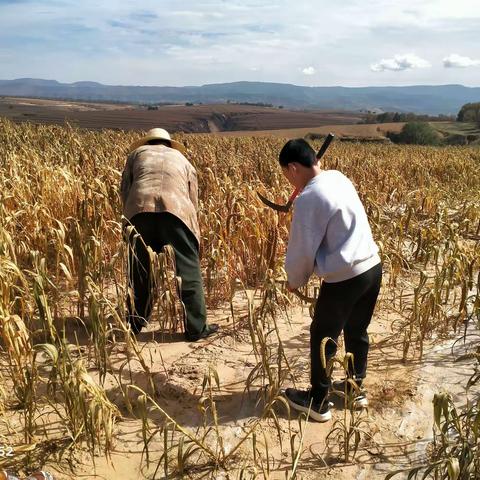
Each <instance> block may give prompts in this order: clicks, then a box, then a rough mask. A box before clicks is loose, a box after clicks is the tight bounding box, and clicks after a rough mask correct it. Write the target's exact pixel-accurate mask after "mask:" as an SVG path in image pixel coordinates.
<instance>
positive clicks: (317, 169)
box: [299, 165, 322, 190]
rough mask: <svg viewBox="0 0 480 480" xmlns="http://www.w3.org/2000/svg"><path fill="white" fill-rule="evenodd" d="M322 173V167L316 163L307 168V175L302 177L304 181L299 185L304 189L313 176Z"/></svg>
mask: <svg viewBox="0 0 480 480" xmlns="http://www.w3.org/2000/svg"><path fill="white" fill-rule="evenodd" d="M320 173H322V169H321V168H320V167H319V166H318V165H314V166H313V167H312V168H309V169H308V170H306V171H305V175H304V176H303V178H302V182H301V184H300V185H299V187H300V189H301V190H303V189H304V188H305V185H307V183H308V182H310V180H312V178H315V177H316V176H317V175H320Z"/></svg>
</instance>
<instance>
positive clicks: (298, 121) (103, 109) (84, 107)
mask: <svg viewBox="0 0 480 480" xmlns="http://www.w3.org/2000/svg"><path fill="white" fill-rule="evenodd" d="M0 117H6V118H9V119H11V120H13V121H15V122H25V121H28V122H31V123H40V124H59V125H62V124H64V123H65V122H68V123H70V124H71V125H75V126H77V127H81V128H87V129H94V130H100V129H123V130H149V129H150V128H152V127H157V126H161V127H162V128H165V129H167V130H168V131H170V132H186V133H188V132H197V133H209V132H219V131H225V130H247V131H251V130H277V129H284V128H307V127H312V128H313V127H318V126H322V125H331V124H355V123H358V122H359V121H360V120H361V119H362V115H361V114H359V113H354V112H342V111H338V112H337V111H300V110H287V109H280V108H274V107H256V106H250V105H236V104H221V105H193V106H185V105H170V106H159V107H158V109H157V110H148V109H147V108H146V107H139V106H131V105H129V106H125V105H111V104H98V103H93V104H89V103H88V102H67V101H65V102H62V101H54V100H38V99H24V98H15V99H12V98H8V97H4V98H0Z"/></svg>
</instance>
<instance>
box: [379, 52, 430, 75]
mask: <svg viewBox="0 0 480 480" xmlns="http://www.w3.org/2000/svg"><path fill="white" fill-rule="evenodd" d="M431 66H432V65H431V64H430V62H428V61H427V60H424V59H423V58H420V57H418V56H417V55H415V54H414V53H406V54H403V55H395V56H394V57H393V58H384V59H382V60H380V61H379V62H378V63H373V64H372V65H370V69H371V70H372V71H373V72H384V71H385V70H391V71H394V72H399V71H403V70H411V69H413V68H429V67H431Z"/></svg>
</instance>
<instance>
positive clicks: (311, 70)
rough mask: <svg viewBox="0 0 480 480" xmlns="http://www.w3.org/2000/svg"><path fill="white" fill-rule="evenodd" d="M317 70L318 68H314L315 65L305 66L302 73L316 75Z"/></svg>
mask: <svg viewBox="0 0 480 480" xmlns="http://www.w3.org/2000/svg"><path fill="white" fill-rule="evenodd" d="M315 72H316V70H315V69H314V68H313V67H305V68H304V69H303V70H302V73H303V74H304V75H315Z"/></svg>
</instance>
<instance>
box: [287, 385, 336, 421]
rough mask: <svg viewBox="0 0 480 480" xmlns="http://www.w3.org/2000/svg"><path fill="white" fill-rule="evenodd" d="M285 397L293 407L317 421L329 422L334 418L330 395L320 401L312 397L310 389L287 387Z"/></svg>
mask: <svg viewBox="0 0 480 480" xmlns="http://www.w3.org/2000/svg"><path fill="white" fill-rule="evenodd" d="M285 397H286V399H287V401H288V404H289V405H290V406H291V407H292V408H294V409H295V410H298V411H299V412H305V413H306V414H308V415H309V417H310V418H313V420H316V421H317V422H328V420H330V419H331V418H332V412H331V411H330V407H331V406H332V405H333V404H332V403H330V402H329V401H328V397H324V398H323V399H322V400H320V401H319V400H317V399H314V398H313V397H312V395H311V392H310V390H297V389H296V388H287V389H286V390H285Z"/></svg>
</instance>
